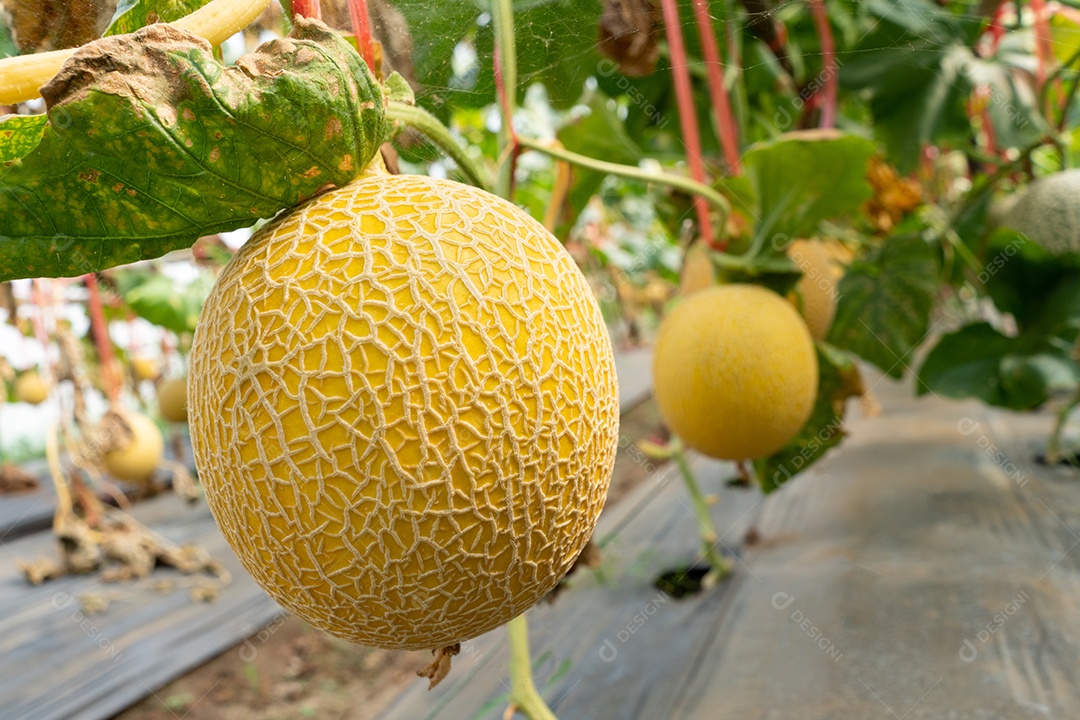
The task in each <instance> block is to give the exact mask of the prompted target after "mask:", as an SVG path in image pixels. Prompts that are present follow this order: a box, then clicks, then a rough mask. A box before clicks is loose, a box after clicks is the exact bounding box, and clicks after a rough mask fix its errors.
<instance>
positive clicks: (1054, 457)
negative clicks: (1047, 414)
mask: <svg viewBox="0 0 1080 720" xmlns="http://www.w3.org/2000/svg"><path fill="white" fill-rule="evenodd" d="M1078 405H1080V388H1077V390H1076V392H1075V393H1074V394H1073V396H1072V397H1071V398H1069V401H1068V402H1067V403H1065V405H1064V406H1063V407H1062V408H1061V409H1060V410H1059V411H1058V414H1057V418H1056V420H1055V421H1054V430H1053V432H1051V433H1050V440H1049V441H1047V443H1046V462H1047V464H1048V465H1053V464H1055V463H1057V462H1058V461H1060V460H1061V438H1062V436H1063V435H1064V432H1065V422H1066V421H1067V420H1068V419H1069V415H1070V414H1071V413H1072V411H1073V410H1075V409H1076V407H1077V406H1078Z"/></svg>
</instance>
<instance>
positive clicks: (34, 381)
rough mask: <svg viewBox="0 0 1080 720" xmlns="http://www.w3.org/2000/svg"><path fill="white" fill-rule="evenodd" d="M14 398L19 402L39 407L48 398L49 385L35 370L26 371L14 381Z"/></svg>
mask: <svg viewBox="0 0 1080 720" xmlns="http://www.w3.org/2000/svg"><path fill="white" fill-rule="evenodd" d="M15 397H16V398H18V400H19V402H24V403H30V404H31V405H40V404H41V403H43V402H45V398H47V397H49V385H48V383H46V382H45V380H44V379H43V378H42V377H41V375H39V374H38V371H37V370H28V371H27V372H24V373H23V374H22V375H20V376H19V379H18V380H16V381H15Z"/></svg>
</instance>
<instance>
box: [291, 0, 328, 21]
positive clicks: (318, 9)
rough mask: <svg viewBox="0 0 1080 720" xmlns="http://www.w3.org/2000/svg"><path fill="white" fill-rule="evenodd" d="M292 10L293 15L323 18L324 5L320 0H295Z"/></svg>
mask: <svg viewBox="0 0 1080 720" xmlns="http://www.w3.org/2000/svg"><path fill="white" fill-rule="evenodd" d="M292 11H293V15H299V16H300V17H305V18H315V19H316V20H322V6H321V5H320V4H319V0H293V4H292Z"/></svg>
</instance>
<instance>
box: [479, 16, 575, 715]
mask: <svg viewBox="0 0 1080 720" xmlns="http://www.w3.org/2000/svg"><path fill="white" fill-rule="evenodd" d="M491 15H492V22H493V24H494V29H495V54H494V57H493V60H492V62H493V63H494V68H493V70H494V74H495V92H496V93H497V95H498V97H499V105H500V106H501V107H502V111H503V121H502V123H501V124H500V126H499V149H500V151H501V152H502V154H503V155H504V156H505V157H503V158H502V162H501V163H500V165H499V169H498V176H497V178H496V180H495V192H496V194H497V195H499V196H500V197H504V198H506V199H507V200H510V201H511V202H513V198H512V197H511V196H512V194H513V189H514V166H515V164H516V159H517V147H518V146H517V140H516V138H515V134H514V125H513V120H514V103H515V100H516V93H517V49H516V46H515V40H514V3H513V0H494V2H492V4H491ZM506 631H507V634H508V636H509V641H510V692H511V696H512V698H511V702H512V703H513V705H514V707H515V708H516V709H517V710H519V711H521V712H522V713H524V714H525V716H526V717H528V718H529V720H558V719H557V718H556V717H555V713H553V712H552V711H551V709H550V708H549V707H548V706H547V703H545V702H544V698H542V697H540V693H539V691H537V689H536V683H535V682H534V681H533V676H532V659H531V657H530V656H529V624H528V622H526V620H525V616H524V615H518V616H517V617H516V618H514V619H513V620H511V621H510V622H509V624H508V625H507V628H506Z"/></svg>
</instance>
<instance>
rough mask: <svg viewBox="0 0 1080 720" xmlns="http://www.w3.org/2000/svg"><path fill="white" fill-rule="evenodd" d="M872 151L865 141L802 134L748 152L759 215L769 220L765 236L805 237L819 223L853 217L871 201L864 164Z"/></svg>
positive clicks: (829, 133) (827, 134) (827, 133)
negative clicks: (866, 202) (861, 207)
mask: <svg viewBox="0 0 1080 720" xmlns="http://www.w3.org/2000/svg"><path fill="white" fill-rule="evenodd" d="M875 149H876V148H875V147H874V143H873V142H871V141H870V140H867V139H866V138H861V137H856V136H854V135H845V134H843V133H839V132H834V131H803V132H793V133H788V134H787V135H782V136H780V137H779V138H777V139H776V140H772V141H769V142H764V143H760V144H758V145H757V146H755V147H754V148H753V149H751V150H750V151H749V152H747V153H746V155H745V156H744V157H743V164H744V166H745V168H746V175H747V177H748V178H750V180H751V182H752V183H753V186H754V190H755V194H756V196H757V200H758V213H757V214H758V217H759V218H763V219H764V218H767V219H768V221H769V222H768V225H769V227H768V228H767V230H766V232H768V233H769V234H773V235H775V234H784V235H787V236H789V237H792V238H796V237H809V236H811V235H813V234H814V233H815V232H816V231H817V228H818V225H819V224H820V223H821V221H822V220H840V219H842V218H845V217H848V216H851V215H854V214H855V213H857V212H858V211H859V208H860V206H861V205H862V204H863V203H864V202H865V201H867V200H869V199H870V197H871V191H870V185H869V184H868V183H867V181H866V163H867V161H868V160H869V159H870V156H871V155H873V154H874V152H875ZM811 168H812V171H808V169H811ZM824 178H828V180H827V181H824V180H823V179H824Z"/></svg>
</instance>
